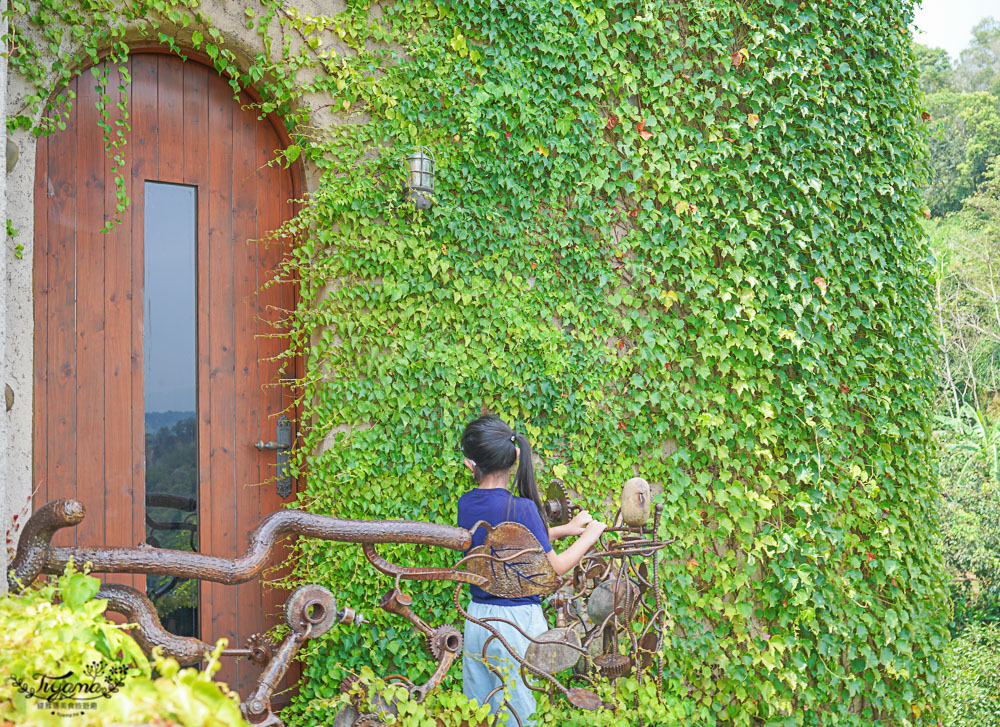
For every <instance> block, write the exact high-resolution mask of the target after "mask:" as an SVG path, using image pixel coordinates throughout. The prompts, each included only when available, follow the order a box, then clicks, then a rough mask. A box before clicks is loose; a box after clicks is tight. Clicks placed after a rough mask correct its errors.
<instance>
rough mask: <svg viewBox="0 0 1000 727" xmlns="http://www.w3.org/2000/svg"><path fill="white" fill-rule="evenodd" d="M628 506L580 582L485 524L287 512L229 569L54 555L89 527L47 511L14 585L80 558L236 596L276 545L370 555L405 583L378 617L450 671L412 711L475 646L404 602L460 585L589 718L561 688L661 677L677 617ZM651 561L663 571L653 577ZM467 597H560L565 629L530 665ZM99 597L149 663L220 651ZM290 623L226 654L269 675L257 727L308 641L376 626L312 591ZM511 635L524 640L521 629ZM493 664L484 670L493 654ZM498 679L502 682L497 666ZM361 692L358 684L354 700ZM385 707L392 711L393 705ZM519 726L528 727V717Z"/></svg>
mask: <svg viewBox="0 0 1000 727" xmlns="http://www.w3.org/2000/svg"><path fill="white" fill-rule="evenodd" d="M557 493H558V495H557V497H555V498H552V499H550V500H549V502H547V503H546V509H547V511H548V514H549V515H550V518H551V519H552V520H553V521H554V522H559V521H565V520H568V519H569V517H570V514H571V512H572V510H574V509H575V507H574V506H573V505H572V503H571V502H570V500H569V498H568V496H567V495H566V493H565V490H564V489H563V488H562V487H561V484H559V485H558V487H557ZM622 502H623V507H622V510H621V512H622V513H623V514H624V518H625V519H624V521H623V522H624V524H622V525H616V526H615V527H613V528H609V531H611V532H612V533H614V535H615V536H619V537H611V536H609V537H607V538H602V542H601V543H600V544H599V547H597V548H595V549H594V550H592V551H591V552H590V553H589V554H588V555H587V556H585V557H584V559H583V561H582V562H581V564H580V565H579V566H578V567H577V568H576V569H575V570H574V571H572V574H571V576H570V577H562V578H560V577H559V576H557V575H556V573H555V571H554V570H553V569H552V567H551V565H550V564H549V562H548V558H547V557H546V556H545V553H544V552H543V551H542V548H541V546H540V545H539V543H538V541H537V540H536V539H535V538H534V536H533V535H532V534H531V533H530V532H529V531H528V530H527V529H526V528H525V527H524V526H522V525H520V524H518V523H501V524H499V525H497V526H496V527H491V526H490V525H488V524H487V523H485V522H480V523H477V524H476V525H474V526H473V528H472V530H465V529H463V528H457V527H451V526H448V525H440V524H435V523H428V522H413V521H386V520H346V519H341V518H335V517H329V516H325V515H317V514H314V513H308V512H302V511H299V510H281V511H278V512H275V513H272V514H270V515H268V516H267V517H265V518H264V519H263V520H261V522H260V523H259V524H258V525H257V527H256V528H255V529H254V530H253V532H252V533H251V534H250V544H249V547H248V548H247V550H246V552H245V553H244V554H243V555H241V556H239V557H237V558H232V559H229V558H217V557H213V556H210V555H204V554H201V553H192V552H187V551H179V550H168V549H162V548H154V547H150V546H148V545H142V546H140V547H137V548H68V547H55V546H52V545H50V542H51V539H52V536H53V534H54V533H55V532H56V531H57V530H59V529H61V528H65V527H72V526H74V525H77V524H79V523H80V522H81V521H82V520H83V518H84V515H85V509H84V507H83V504H82V503H80V502H78V501H76V500H56V501H53V502H49V503H46V504H45V505H43V506H42V507H40V508H39V509H38V510H37V511H36V512H35V513H34V515H32V517H31V519H30V520H29V521H28V522H27V523H26V524H25V527H24V530H23V532H22V535H21V539H20V542H19V544H18V548H17V553H16V555H15V557H14V560H13V562H12V564H11V568H10V570H9V571H8V586H9V588H10V589H11V590H12V591H13V592H18V591H19V590H20V589H22V588H24V587H27V586H28V585H29V584H30V583H32V582H33V581H34V580H35V579H36V578H37V577H38V576H39V575H40V574H43V573H45V574H60V573H62V572H63V571H64V569H65V567H66V565H67V563H68V562H69V561H70V559H71V558H72V559H73V561H74V562H76V563H79V564H82V563H88V562H89V563H90V564H91V571H92V572H95V573H145V574H155V575H169V576H172V577H174V578H178V579H180V578H196V579H200V580H206V581H213V582H216V583H224V584H229V585H234V584H238V583H244V582H246V581H249V580H251V579H252V578H255V577H256V576H258V575H259V574H260V573H261V571H262V570H263V568H264V566H265V565H266V564H267V561H268V557H269V556H270V553H271V550H272V548H273V546H274V544H275V542H276V541H277V540H278V539H279V538H280V537H281V536H283V535H286V534H295V535H298V536H301V537H309V538H318V539H322V540H331V541H337V542H347V543H358V544H360V545H361V546H362V549H363V552H364V554H365V557H366V558H367V559H368V560H369V562H371V564H372V565H373V566H374V567H375V568H376V569H377V570H379V571H381V572H382V573H385V574H387V575H390V576H392V577H393V578H394V579H395V581H394V585H393V587H392V588H391V589H390V590H389V591H388V592H387V593H386V594H385V595H384V596H383V598H382V600H381V603H380V604H379V606H380V607H381V608H382V609H384V610H385V611H387V612H388V613H392V614H394V615H396V616H399V617H400V618H402V619H405V620H406V621H408V622H409V623H410V625H411V626H412V627H413V628H414V629H415V630H416V631H418V632H420V633H421V634H423V636H424V638H425V644H426V648H427V650H428V652H429V653H430V655H431V657H432V658H434V659H435V660H436V661H437V668H436V669H435V670H434V673H433V674H432V675H431V677H430V678H429V679H428V680H427V682H425V683H424V684H413V683H411V682H409V681H408V680H406V678H405V677H402V676H398V675H396V676H394V677H391V678H390V680H391V681H402V682H404V683H405V686H406V689H407V691H408V693H409V695H410V697H411V698H413V699H415V700H416V701H421V700H423V699H424V698H425V697H426V695H427V694H428V692H430V691H431V690H432V689H434V688H435V687H436V686H437V685H438V684H439V683H440V682H441V680H442V679H443V678H444V676H445V675H446V674H447V672H448V670H449V669H450V668H451V666H452V665H453V664H454V662H455V661H456V660H457V659H458V657H459V655H460V654H461V653H462V642H463V639H462V634H461V632H460V631H459V630H458V629H456V628H455V627H454V626H451V625H448V624H444V625H440V626H432V625H430V624H427V623H426V622H425V621H424V620H423V619H422V618H420V616H418V615H417V614H416V613H414V611H413V609H412V608H411V606H412V604H413V599H412V597H411V596H409V595H408V594H406V593H405V592H404V591H403V590H402V589H401V587H400V586H401V582H402V581H403V580H450V581H453V582H455V583H456V586H455V591H454V596H453V600H454V604H455V608H456V610H457V611H458V613H459V614H461V616H463V617H464V618H468V619H469V620H470V621H472V622H473V623H477V624H479V625H480V626H482V627H483V628H485V629H487V630H488V631H489V632H490V634H491V636H490V640H492V639H494V638H495V639H498V640H499V641H500V642H501V643H502V644H503V645H504V646H505V648H507V650H508V651H509V652H510V653H511V654H512V658H513V660H515V661H516V662H517V663H518V665H519V667H520V669H521V672H522V674H523V675H531V676H532V677H533V678H534V679H535V680H537V685H532V687H533V688H536V689H540V690H546V691H549V692H550V693H552V692H559V693H561V694H563V695H564V696H565V697H566V698H567V699H568V700H569V701H570V702H571V703H572V704H574V705H576V706H578V707H581V708H584V709H597V708H600V707H601V706H602V703H601V700H600V699H599V698H598V697H597V695H596V694H595V693H594V692H593V691H591V690H589V689H587V688H585V687H584V686H571V687H567V686H565V685H564V684H563V683H562V682H561V681H560V680H558V679H556V678H555V676H554V674H555V673H557V672H559V671H564V670H569V669H571V668H572V669H573V673H572V675H571V676H570V677H569V681H570V682H571V683H572V682H573V681H577V682H579V683H580V684H585V685H589V684H592V683H593V681H594V679H595V675H597V674H600V675H604V676H606V677H608V678H611V679H615V678H617V677H619V676H622V675H624V674H626V673H628V672H629V671H632V670H633V669H636V668H637V667H639V668H641V669H647V668H649V667H650V666H651V665H652V664H653V663H654V661H655V660H656V659H658V656H657V653H656V652H657V651H658V649H659V647H660V643H661V638H662V631H663V622H664V616H665V610H664V609H663V607H662V604H661V602H660V598H661V596H660V592H659V588H658V580H657V579H658V568H657V552H658V551H659V549H660V548H662V547H663V546H664V545H665V543H663V542H660V541H658V540H656V539H655V533H656V532H657V531H658V528H659V521H660V515H661V511H662V507H660V506H658V507H657V508H656V513H655V517H654V522H653V525H652V528H648V527H647V522H648V514H649V488H648V485H645V482H644V481H638V482H636V481H634V480H630V481H629V483H626V487H625V489H624V490H623V494H622ZM616 519H617V516H616ZM477 528H484V529H486V531H487V533H486V539H485V541H484V543H483V545H481V546H478V547H476V548H472V549H470V548H471V545H472V534H473V532H475V530H476V529H477ZM382 543H410V544H421V545H433V546H437V547H442V548H448V549H450V550H455V551H459V552H465V555H464V556H463V557H462V558H461V559H460V560H459V561H458V562H457V563H456V564H455V566H454V567H452V568H420V567H407V566H401V565H397V564H395V563H391V562H389V561H388V560H386V559H385V558H383V557H382V556H380V555H379V554H378V552H377V551H376V545H378V544H382ZM466 551H467V552H466ZM650 559H651V561H652V562H651V565H652V567H651V568H649V567H647V565H646V563H647V562H648V561H650ZM650 572H651V573H652V576H651V578H650V575H649V573H650ZM465 584H474V585H477V586H479V587H481V588H483V589H485V590H487V591H489V592H491V593H495V594H497V595H500V596H505V597H517V596H525V595H540V596H549V597H550V598H549V599H548V601H547V603H548V605H550V606H551V607H553V608H554V610H555V613H556V617H555V620H556V627H555V628H554V629H552V630H550V631H549V632H547V633H546V634H543V635H542V636H541V637H539V638H538V639H532V638H530V637H528V640H529V641H530V642H531V647H530V648H529V650H528V653H527V655H525V656H521V655H518V654H516V652H515V651H514V649H512V648H511V647H510V646H509V645H508V644H507V642H506V641H505V640H504V639H503V637H502V636H501V635H500V633H499V632H498V631H497V630H496V628H495V627H494V626H493V623H492V622H496V621H500V620H501V619H485V620H478V619H474V618H472V617H470V616H469V614H468V612H467V611H466V610H465V609H464V607H463V606H462V603H461V595H462V592H463V587H464V585H465ZM97 597H99V598H104V599H106V600H107V601H108V609H109V610H111V611H115V612H117V613H121V614H123V615H124V616H125V617H126V618H127V620H128V621H129V622H131V623H135V624H136V628H134V629H132V630H131V633H132V634H133V636H134V637H135V639H136V641H137V642H138V643H139V645H140V646H141V647H142V648H143V650H144V651H146V652H147V653H149V652H151V651H152V650H153V649H154V648H155V647H160V648H161V649H162V650H163V653H164V655H166V656H170V657H173V658H175V659H177V661H178V662H180V663H181V664H184V665H190V664H194V663H197V662H198V661H200V660H201V659H202V658H204V655H205V654H206V653H208V652H210V651H211V650H212V646H211V645H210V644H209V643H207V642H205V641H201V640H200V639H196V638H190V637H182V636H177V635H174V634H171V633H170V632H168V631H167V630H166V629H164V628H163V626H162V624H161V623H160V620H159V618H158V616H157V614H156V609H155V607H154V606H153V603H152V602H151V601H150V600H149V598H148V597H147V596H146V595H145V594H144V593H141V592H140V591H138V590H136V589H134V588H130V587H128V586H124V585H119V584H105V585H103V586H102V587H101V589H100V590H99V591H98V594H97ZM285 621H286V623H287V625H288V627H289V629H290V633H289V634H288V635H287V636H286V637H285V638H284V640H283V641H282V642H281V643H280V644H276V643H275V642H273V641H271V640H270V639H268V638H266V637H264V636H262V635H260V634H254V635H253V636H252V637H250V639H249V640H248V642H247V644H246V645H245V646H244V648H230V649H226V650H224V651H223V652H222V653H223V655H224V656H231V657H244V658H249V659H251V660H252V661H254V662H256V663H258V664H260V665H261V666H263V667H264V670H263V672H262V674H261V676H260V678H259V679H258V681H257V684H256V686H255V688H254V690H253V692H252V693H251V694H250V695H249V696H247V697H246V699H244V701H243V703H242V705H241V706H242V710H243V714H244V717H245V718H246V719H247V720H248V721H249V722H250V723H252V724H254V725H266V726H268V727H271V726H274V725H280V724H281V721H280V720H279V718H278V717H277V716H276V715H275V714H274V713H273V712H272V711H271V702H270V698H271V693H272V692H273V690H274V688H275V686H276V685H277V684H278V682H279V681H280V680H281V678H282V676H283V675H284V673H285V672H286V671H287V669H288V666H289V664H290V662H291V659H292V658H293V657H294V655H295V654H296V652H297V651H298V650H299V648H300V647H301V646H302V644H303V643H304V642H305V641H306V640H307V639H310V638H316V637H318V636H321V635H322V634H324V633H326V632H327V631H328V630H329V629H330V628H332V627H333V625H334V624H335V623H341V624H358V623H363V622H364V619H363V618H362V617H361V616H360V615H358V614H356V613H355V612H354V611H353V610H351V609H350V608H346V607H345V608H342V609H340V610H338V609H337V605H336V601H335V600H334V597H333V594H331V593H330V592H329V591H328V590H327V589H325V588H323V587H321V586H317V585H305V586H302V587H300V588H299V589H298V590H296V591H295V592H294V593H292V595H291V596H290V597H289V599H288V601H287V602H286V606H285ZM637 622H638V623H640V624H642V627H641V628H640V629H639V631H638V634H637V633H636V629H635V628H633V626H632V624H634V623H637ZM510 625H511V626H513V627H514V628H517V626H516V625H515V624H510ZM490 640H488V641H487V644H489V641H490ZM483 658H484V661H485V646H484V650H483ZM486 663H489V662H486ZM490 668H491V669H494V670H496V669H495V667H494V666H493V665H490ZM497 673H499V672H497ZM658 681H660V683H661V685H662V666H660V667H659V670H658ZM349 686H350V680H348V682H347V684H346V685H345V688H347V687H349ZM375 696H376V699H377V695H375ZM384 706H385V707H386V708H391V705H384ZM356 707H357V710H356V711H354V712H353V714H346V713H345V714H342V715H341V716H340V717H338V724H341V723H346V724H354V725H356V726H360V725H366V724H376V723H378V722H379V718H378V715H377V714H373V713H367V712H365V711H364V709H363V707H362V705H361V704H358V705H356ZM511 713H512V714H513V710H511ZM345 716H346V720H345V719H343V718H344V717H345ZM514 716H515V718H516V719H517V721H518V722H519V723H520V721H521V720H520V717H519V716H518V715H516V714H515V715H514ZM498 717H499V715H498Z"/></svg>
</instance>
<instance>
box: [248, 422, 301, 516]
mask: <svg viewBox="0 0 1000 727" xmlns="http://www.w3.org/2000/svg"><path fill="white" fill-rule="evenodd" d="M274 439H275V441H273V442H265V441H264V440H263V439H262V440H260V441H259V442H257V443H256V444H255V445H254V447H256V448H257V450H258V451H260V452H263V451H265V450H274V451H275V452H277V455H276V456H275V465H276V470H277V471H276V472H275V475H276V478H277V490H278V496H279V497H281V498H282V499H284V498H286V497H288V496H289V495H291V494H292V476H291V475H290V474H288V462H289V456H288V450H290V449H291V448H292V422H291V420H290V419H289V418H288V417H287V416H285V415H284V414H282V415H281V416H280V417H278V423H277V425H276V426H275V432H274Z"/></svg>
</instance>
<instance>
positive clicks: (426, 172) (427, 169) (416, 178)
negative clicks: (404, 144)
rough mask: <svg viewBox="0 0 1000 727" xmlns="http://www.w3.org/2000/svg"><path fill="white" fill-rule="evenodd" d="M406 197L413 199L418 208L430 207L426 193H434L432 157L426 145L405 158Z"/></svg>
mask: <svg viewBox="0 0 1000 727" xmlns="http://www.w3.org/2000/svg"><path fill="white" fill-rule="evenodd" d="M406 169H407V175H406V186H407V188H408V189H407V197H408V198H411V199H414V200H415V201H416V204H417V208H418V209H426V208H427V207H430V199H429V198H428V196H427V195H429V194H433V193H434V157H433V155H431V153H430V151H429V150H428V149H427V148H426V147H423V146H421V147H418V148H417V150H416V151H415V152H414V153H413V154H411V155H410V156H409V157H407V159H406Z"/></svg>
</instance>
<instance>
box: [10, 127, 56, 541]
mask: <svg viewBox="0 0 1000 727" xmlns="http://www.w3.org/2000/svg"><path fill="white" fill-rule="evenodd" d="M48 180H49V137H47V136H46V137H42V138H41V139H39V140H38V143H37V145H36V148H35V230H34V243H33V249H32V251H31V256H32V270H33V272H34V281H33V283H34V293H35V300H34V308H35V331H34V351H33V354H34V362H33V365H34V370H35V382H34V387H33V393H32V400H33V404H32V410H31V413H32V418H33V423H34V424H33V428H34V434H33V437H32V452H31V454H32V490H33V491H34V502H35V507H36V508H37V507H38V506H39V505H44V504H45V503H46V502H48V501H49V500H50V499H51V498H50V497H49V479H48V465H49V460H48V444H49V431H48V412H49V406H48V401H47V396H48V384H49V367H48V361H49V359H48V356H49V353H48V331H49V330H50V328H51V326H49V325H48V320H49V276H48V259H49V235H48V219H49V215H48V211H49V193H48ZM20 504H21V503H17V505H18V506H20ZM19 519H22V520H23V519H24V514H20V515H19ZM22 524H23V523H22Z"/></svg>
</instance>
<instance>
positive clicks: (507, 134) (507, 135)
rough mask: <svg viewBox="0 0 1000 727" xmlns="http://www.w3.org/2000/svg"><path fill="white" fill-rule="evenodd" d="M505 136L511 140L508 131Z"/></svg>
mask: <svg viewBox="0 0 1000 727" xmlns="http://www.w3.org/2000/svg"><path fill="white" fill-rule="evenodd" d="M504 136H506V137H507V138H508V139H509V138H510V132H509V131H508V132H507V133H506V134H504Z"/></svg>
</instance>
